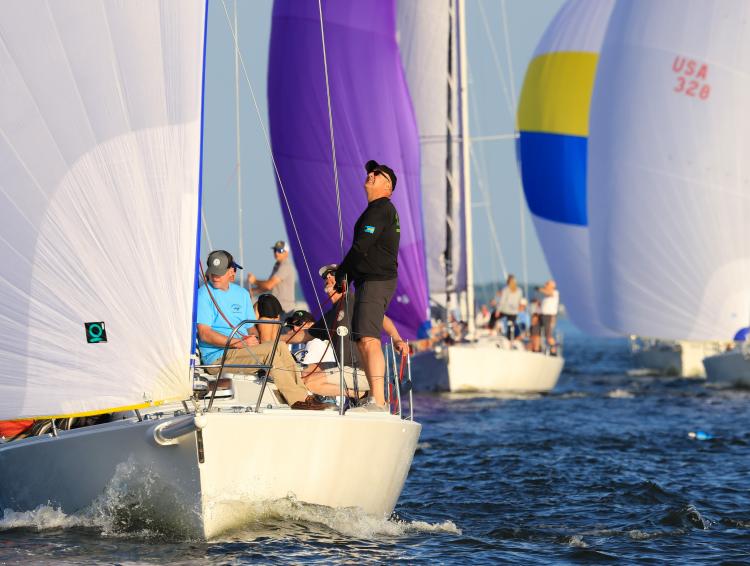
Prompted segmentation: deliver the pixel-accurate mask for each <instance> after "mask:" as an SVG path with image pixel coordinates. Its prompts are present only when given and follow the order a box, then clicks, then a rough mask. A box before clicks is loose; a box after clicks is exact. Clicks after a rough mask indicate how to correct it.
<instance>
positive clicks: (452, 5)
mask: <svg viewBox="0 0 750 566" xmlns="http://www.w3.org/2000/svg"><path fill="white" fill-rule="evenodd" d="M456 1H457V0H449V4H448V29H449V31H448V68H447V75H446V76H447V79H448V80H447V85H446V86H447V91H446V95H447V97H448V100H447V107H446V109H447V115H446V118H447V119H446V136H445V141H446V152H445V183H446V187H445V251H444V252H443V259H444V261H445V317H446V318H445V321H446V322H448V313H449V312H450V309H451V305H452V302H453V297H454V296H456V279H455V273H454V270H453V228H454V226H455V224H454V222H453V194H454V192H455V191H456V190H457V189H458V187H457V183H456V175H455V167H454V159H455V157H454V152H453V139H454V136H455V135H456V133H457V132H456V130H457V129H458V123H457V117H456V116H455V114H454V112H453V100H454V97H455V90H456V84H457V80H456V69H455V66H454V64H453V57H454V51H455V50H454V42H455V40H456V33H455V31H456V27H455V26H456Z"/></svg>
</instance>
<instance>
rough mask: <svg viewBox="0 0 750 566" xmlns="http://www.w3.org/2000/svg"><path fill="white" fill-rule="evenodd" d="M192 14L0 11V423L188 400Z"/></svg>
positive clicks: (195, 99) (195, 153) (27, 7)
mask: <svg viewBox="0 0 750 566" xmlns="http://www.w3.org/2000/svg"><path fill="white" fill-rule="evenodd" d="M205 10H206V6H205V3H204V2H198V1H195V2H185V1H179V0H173V1H170V0H160V1H158V2H156V1H152V0H143V1H137V0H129V1H128V2H117V1H114V0H112V1H106V0H105V1H86V2H54V1H49V2H43V1H41V0H34V1H25V0H11V1H6V2H3V3H2V5H1V6H0V261H1V262H2V264H3V266H4V267H3V274H2V276H1V277H0V359H2V364H0V418H15V417H23V416H42V415H60V414H80V413H83V412H98V411H103V410H107V409H111V408H116V407H124V406H133V405H138V404H143V403H148V402H157V401H160V400H164V399H167V398H174V397H180V396H187V395H188V394H189V391H190V388H189V383H190V381H189V372H188V369H189V357H190V351H191V347H190V346H191V344H190V342H191V321H192V303H193V299H192V297H193V283H194V273H195V265H196V263H195V262H196V229H197V218H198V202H199V189H198V184H199V163H200V159H199V158H200V138H201V127H200V120H201V100H202V93H201V85H202V69H203V45H204V21H205ZM86 323H103V325H104V328H103V329H102V327H101V325H98V326H97V325H94V326H90V327H89V328H88V330H87V329H86V327H85V325H86ZM102 330H103V332H102ZM105 335H106V341H105V340H104V338H105Z"/></svg>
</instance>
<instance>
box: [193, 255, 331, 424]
mask: <svg viewBox="0 0 750 566" xmlns="http://www.w3.org/2000/svg"><path fill="white" fill-rule="evenodd" d="M207 264H208V269H207V270H206V278H207V279H208V281H207V283H206V285H202V286H201V287H200V289H198V310H197V316H196V322H197V326H198V346H199V347H200V353H201V361H202V363H204V364H206V365H209V364H216V363H219V362H220V361H221V356H222V353H223V351H224V346H225V345H226V342H227V336H229V334H231V332H232V328H233V327H234V326H236V325H237V324H239V323H240V322H242V321H243V320H252V319H254V318H255V316H256V315H255V312H254V310H253V305H252V304H251V303H250V295H249V294H248V292H247V290H245V289H243V288H242V287H240V286H239V285H236V284H234V283H232V280H233V279H234V278H235V275H236V270H237V269H242V267H240V266H239V265H238V264H237V263H235V261H234V258H232V254H230V253H229V252H227V251H224V250H216V251H213V252H211V253H210V254H209V255H208V260H207ZM263 314H264V313H260V316H263ZM247 330H248V327H245V328H244V329H242V330H240V332H238V333H237V334H236V335H235V338H233V339H232V342H231V343H230V344H229V348H230V349H229V350H227V357H226V363H228V364H238V365H243V364H258V363H261V362H262V363H268V359H269V358H270V357H271V351H272V350H273V343H272V342H265V343H263V344H259V343H258V337H257V335H255V334H250V333H248V332H247ZM232 371H233V372H236V373H255V372H257V371H258V370H256V369H251V368H233V369H232ZM269 375H270V377H272V378H273V379H274V382H275V383H276V387H277V388H278V390H279V392H280V393H281V394H282V395H283V396H284V399H285V400H286V402H287V403H288V404H289V406H290V407H291V408H292V409H312V410H322V409H325V408H326V405H325V404H323V403H319V402H317V401H315V399H314V398H313V397H312V395H310V394H309V392H308V391H307V388H306V387H305V385H304V383H303V382H302V378H301V376H300V373H299V370H298V369H297V365H296V363H295V362H294V359H293V358H292V355H291V354H290V353H289V349H288V348H287V347H286V346H285V345H284V344H283V343H279V347H278V348H276V352H275V354H274V358H273V368H272V369H271V371H270V372H269Z"/></svg>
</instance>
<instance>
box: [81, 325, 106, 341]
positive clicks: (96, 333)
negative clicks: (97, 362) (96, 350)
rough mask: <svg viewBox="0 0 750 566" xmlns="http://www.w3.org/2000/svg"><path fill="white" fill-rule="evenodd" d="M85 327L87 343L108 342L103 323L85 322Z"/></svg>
mask: <svg viewBox="0 0 750 566" xmlns="http://www.w3.org/2000/svg"><path fill="white" fill-rule="evenodd" d="M83 326H84V328H85V329H86V342H88V343H89V344H98V343H100V342H106V341H107V331H106V330H105V329H104V323H103V322H84V323H83Z"/></svg>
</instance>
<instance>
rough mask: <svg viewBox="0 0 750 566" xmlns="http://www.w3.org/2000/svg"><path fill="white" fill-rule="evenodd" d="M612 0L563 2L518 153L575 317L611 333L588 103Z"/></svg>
mask: <svg viewBox="0 0 750 566" xmlns="http://www.w3.org/2000/svg"><path fill="white" fill-rule="evenodd" d="M613 6H614V0H569V1H568V2H567V3H566V4H565V5H564V6H563V7H562V8H561V9H560V11H559V12H558V14H557V15H556V16H555V18H554V19H553V20H552V23H551V24H550V25H549V27H548V28H547V31H546V32H545V33H544V36H542V39H541V40H540V42H539V45H538V46H537V48H536V51H535V52H534V57H533V58H532V60H531V63H530V64H529V68H528V70H527V72H526V78H525V80H524V84H523V90H522V92H521V99H520V102H519V108H518V129H519V131H520V137H519V142H518V156H519V161H520V165H521V175H522V178H523V187H524V193H525V195H526V201H527V203H528V205H529V208H530V210H531V213H532V216H533V219H534V227H535V228H536V232H537V235H538V236H539V241H540V242H541V244H542V248H543V249H544V254H545V257H546V259H547V264H548V265H549V267H550V271H551V272H552V275H553V276H554V278H555V279H556V280H557V284H558V286H559V288H560V290H561V292H562V293H563V295H564V297H565V304H566V306H567V308H568V313H569V315H570V317H571V319H572V320H573V322H575V324H576V325H577V326H578V327H579V328H581V329H582V330H584V331H585V332H588V333H589V334H594V335H607V334H611V332H610V331H609V330H608V329H607V328H606V327H605V326H604V325H603V324H602V323H601V321H600V320H599V315H598V313H597V310H596V304H595V299H594V288H593V282H592V273H591V260H590V254H589V229H588V214H587V210H586V192H587V186H586V155H587V139H588V133H589V102H590V100H591V93H592V91H593V88H594V75H595V72H596V65H597V59H598V55H599V50H600V49H601V45H602V43H603V41H604V33H605V31H606V29H607V23H608V21H609V17H610V14H611V12H612V8H613ZM588 189H589V190H594V191H595V190H597V187H595V186H590V187H589V188H588Z"/></svg>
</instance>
